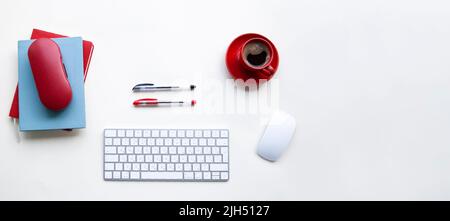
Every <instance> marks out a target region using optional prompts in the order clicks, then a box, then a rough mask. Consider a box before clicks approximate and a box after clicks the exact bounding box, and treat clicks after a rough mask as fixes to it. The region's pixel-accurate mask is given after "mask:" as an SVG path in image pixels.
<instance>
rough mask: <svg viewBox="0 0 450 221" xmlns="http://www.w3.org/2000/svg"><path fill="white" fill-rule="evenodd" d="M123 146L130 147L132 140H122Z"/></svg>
mask: <svg viewBox="0 0 450 221" xmlns="http://www.w3.org/2000/svg"><path fill="white" fill-rule="evenodd" d="M122 145H124V146H128V145H130V139H128V138H122Z"/></svg>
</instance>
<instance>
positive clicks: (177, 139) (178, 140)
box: [172, 138, 181, 146]
mask: <svg viewBox="0 0 450 221" xmlns="http://www.w3.org/2000/svg"><path fill="white" fill-rule="evenodd" d="M172 145H174V146H180V145H181V139H180V138H175V139H173V144H172Z"/></svg>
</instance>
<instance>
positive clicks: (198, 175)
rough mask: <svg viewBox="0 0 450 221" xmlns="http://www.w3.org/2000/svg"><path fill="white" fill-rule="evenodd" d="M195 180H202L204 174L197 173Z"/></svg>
mask: <svg viewBox="0 0 450 221" xmlns="http://www.w3.org/2000/svg"><path fill="white" fill-rule="evenodd" d="M194 178H195V179H196V180H200V179H202V172H195V173H194Z"/></svg>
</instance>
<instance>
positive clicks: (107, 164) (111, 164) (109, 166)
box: [105, 163, 114, 170]
mask: <svg viewBox="0 0 450 221" xmlns="http://www.w3.org/2000/svg"><path fill="white" fill-rule="evenodd" d="M105 170H114V163H105Z"/></svg>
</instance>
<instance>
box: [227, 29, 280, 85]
mask: <svg viewBox="0 0 450 221" xmlns="http://www.w3.org/2000/svg"><path fill="white" fill-rule="evenodd" d="M278 63H279V58H278V52H277V49H276V48H275V46H274V45H273V43H272V42H271V41H270V40H269V39H267V38H266V37H264V36H262V35H259V34H252V33H250V34H244V35H241V36H239V37H238V38H236V39H235V40H234V41H233V42H232V43H231V44H230V46H229V47H228V51H227V55H226V64H227V68H228V71H229V72H230V74H231V75H232V76H233V77H234V78H235V79H242V80H248V79H255V80H256V82H257V83H259V80H270V79H271V78H272V77H273V75H274V74H275V72H276V71H277V68H278Z"/></svg>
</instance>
